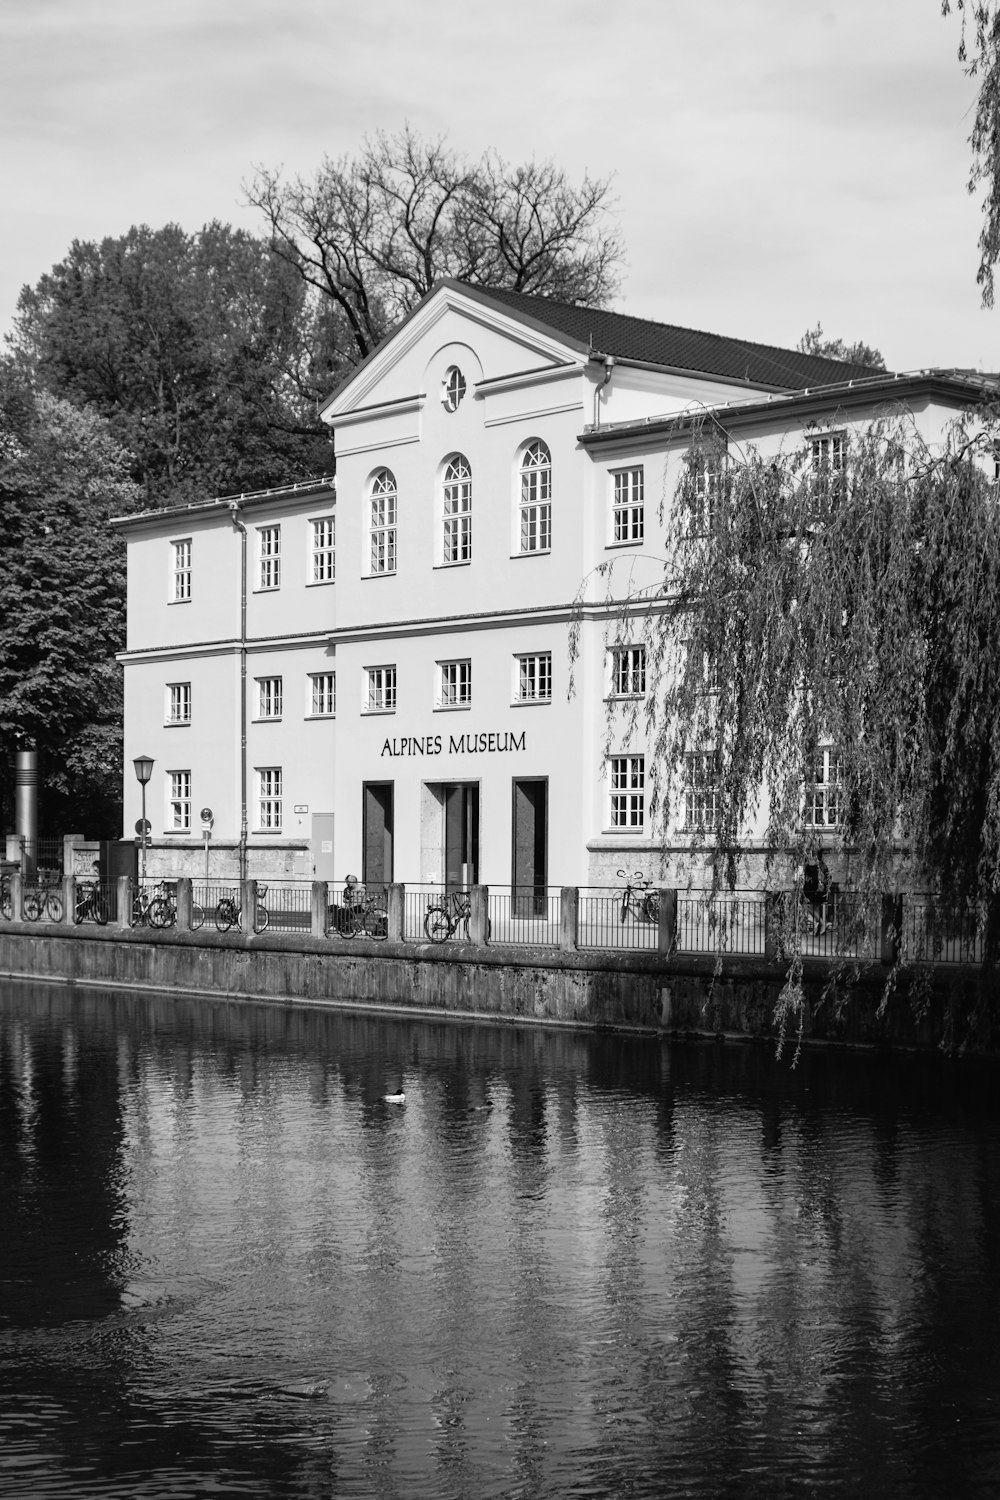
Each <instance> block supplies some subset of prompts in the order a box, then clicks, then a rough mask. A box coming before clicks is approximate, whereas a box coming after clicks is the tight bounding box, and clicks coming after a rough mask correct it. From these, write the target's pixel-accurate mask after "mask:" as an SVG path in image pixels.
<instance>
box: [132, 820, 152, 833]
mask: <svg viewBox="0 0 1000 1500" xmlns="http://www.w3.org/2000/svg"><path fill="white" fill-rule="evenodd" d="M135 831H136V833H140V834H141V833H147V834H148V833H152V831H153V825H152V823H151V822H150V821H149V819H148V818H136V820H135Z"/></svg>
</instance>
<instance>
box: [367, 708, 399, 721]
mask: <svg viewBox="0 0 1000 1500" xmlns="http://www.w3.org/2000/svg"><path fill="white" fill-rule="evenodd" d="M395 712H396V710H395V709H394V708H363V709H362V710H361V717H362V718H363V719H384V718H385V716H386V714H394V713H395Z"/></svg>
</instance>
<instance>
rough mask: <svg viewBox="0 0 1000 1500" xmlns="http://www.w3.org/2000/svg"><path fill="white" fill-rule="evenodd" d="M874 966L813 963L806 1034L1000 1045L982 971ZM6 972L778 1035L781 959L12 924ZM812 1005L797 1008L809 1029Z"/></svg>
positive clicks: (950, 1045)
mask: <svg viewBox="0 0 1000 1500" xmlns="http://www.w3.org/2000/svg"><path fill="white" fill-rule="evenodd" d="M889 974H890V970H889V969H888V968H887V967H886V966H884V965H878V964H876V965H872V966H870V967H869V968H868V969H867V970H865V971H864V972H862V973H861V974H859V975H857V976H856V977H854V978H853V980H852V981H851V982H850V983H846V982H842V983H839V984H838V983H836V982H835V978H834V971H833V969H832V967H831V965H830V963H829V962H826V961H823V960H816V961H813V962H811V963H810V962H808V961H807V962H806V963H805V965H804V971H803V997H804V1003H803V1006H802V1009H801V1013H800V1014H801V1029H802V1036H803V1038H804V1039H805V1040H807V1041H821V1042H833V1043H849V1044H861V1045H869V1046H893V1047H900V1048H911V1047H916V1048H921V1049H929V1048H942V1047H943V1048H946V1049H954V1048H965V1049H968V1050H973V1051H976V1052H981V1053H1000V1027H998V1026H997V1025H996V1023H995V1022H994V1020H993V1015H994V1009H995V1008H994V1006H993V1005H992V1004H991V1003H990V1000H989V998H986V997H984V996H983V993H982V990H981V987H980V985H979V983H978V979H977V975H976V973H975V972H969V971H964V972H962V973H957V972H954V971H952V972H948V973H945V972H944V971H943V970H938V971H937V972H936V973H935V974H934V975H932V976H929V979H928V978H927V977H925V980H924V983H923V984H922V985H920V986H919V988H918V987H916V986H915V982H914V976H913V975H906V974H902V975H899V976H897V979H896V982H895V984H894V985H893V987H892V990H891V992H890V995H889V998H888V1002H887V1003H885V1004H883V1000H884V998H885V992H886V982H887V980H888V978H889ZM0 977H5V978H11V979H32V980H38V979H52V980H56V981H61V982H65V983H69V984H75V985H81V986H87V987H105V988H116V989H127V990H138V989H153V990H156V991H164V992H171V993H176V994H178V995H183V996H186V997H192V996H193V997H199V996H200V997H204V998H211V999H227V1000H246V1001H277V1002H280V1003H282V1004H292V1005H312V1006H331V1007H346V1008H358V1007H363V1006H374V1007H378V1008H380V1009H385V1010H387V1011H394V1012H403V1013H407V1012H409V1013H419V1014H424V1015H427V1014H433V1015H442V1016H443V1015H452V1016H456V1017H462V1018H464V1019H469V1018H473V1019H481V1020H489V1021H516V1022H535V1023H541V1024H547V1025H563V1026H575V1027H583V1028H607V1027H614V1028H624V1029H630V1030H642V1031H649V1032H653V1033H662V1032H676V1033H681V1034H709V1035H724V1036H732V1037H736V1036H742V1037H772V1038H773V1037H775V1036H777V1034H778V1029H779V1028H778V1025H777V1023H776V1019H775V1016H776V1008H777V1006H778V1003H779V999H780V997H781V995H782V991H783V988H784V986H785V983H786V972H785V968H784V966H782V965H777V964H774V963H770V962H768V961H766V960H764V959H759V960H757V959H747V958H740V959H737V958H733V959H730V960H726V961H724V962H723V964H722V966H721V969H719V970H717V968H716V964H715V962H714V960H713V959H712V958H710V957H707V956H699V955H697V954H683V953H681V954H674V955H671V956H670V957H665V956H662V955H658V954H653V953H632V952H616V953H590V952H581V953H564V952H559V951H557V950H553V949H541V948H536V949H532V948H522V947H517V948H512V947H500V946H496V947H493V946H490V947H486V948H475V949H474V948H472V947H471V946H469V945H463V944H454V945H452V944H449V945H447V946H445V947H437V946H433V945H431V944H403V943H387V942H375V941H372V940H366V939H364V938H356V939H354V940H353V941H350V942H348V941H346V940H339V941H337V940H331V941H324V940H322V939H318V938H313V937H308V936H305V935H298V934H291V933H287V934H282V933H272V932H268V933H264V934H261V935H259V936H252V937H251V936H244V935H243V934H241V933H228V934H225V935H222V934H217V933H208V932H205V931H199V932H197V933H184V932H177V931H176V930H173V931H168V932H152V931H150V930H149V929H145V928H140V929H132V930H130V931H121V932H119V931H115V932H112V931H110V930H109V929H102V928H97V927H90V926H84V927H75V928H73V927H63V926H56V925H52V926H42V927H38V926H35V925H31V926H30V927H29V926H28V925H27V924H24V923H16V922H8V923H4V924H3V926H2V927H0ZM799 1022H800V1016H799V1014H797V1013H796V1014H793V1015H791V1016H790V1017H789V1018H788V1021H787V1030H788V1033H789V1035H791V1036H795V1035H797V1034H798V1030H799Z"/></svg>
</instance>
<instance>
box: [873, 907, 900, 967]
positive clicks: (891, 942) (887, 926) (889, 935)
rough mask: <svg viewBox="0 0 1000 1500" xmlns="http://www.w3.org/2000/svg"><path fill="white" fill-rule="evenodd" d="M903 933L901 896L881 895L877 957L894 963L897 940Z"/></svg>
mask: <svg viewBox="0 0 1000 1500" xmlns="http://www.w3.org/2000/svg"><path fill="white" fill-rule="evenodd" d="M902 933H903V898H902V896H883V897H882V931H881V942H880V945H879V958H880V959H881V960H882V962H883V963H884V964H894V963H895V962H896V960H897V958H898V957H899V940H900V938H901V937H902Z"/></svg>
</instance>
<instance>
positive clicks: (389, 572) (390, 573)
mask: <svg viewBox="0 0 1000 1500" xmlns="http://www.w3.org/2000/svg"><path fill="white" fill-rule="evenodd" d="M395 576H396V569H395V568H386V570H385V572H384V573H362V575H361V581H362V583H367V582H368V581H369V580H372V579H375V578H395Z"/></svg>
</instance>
